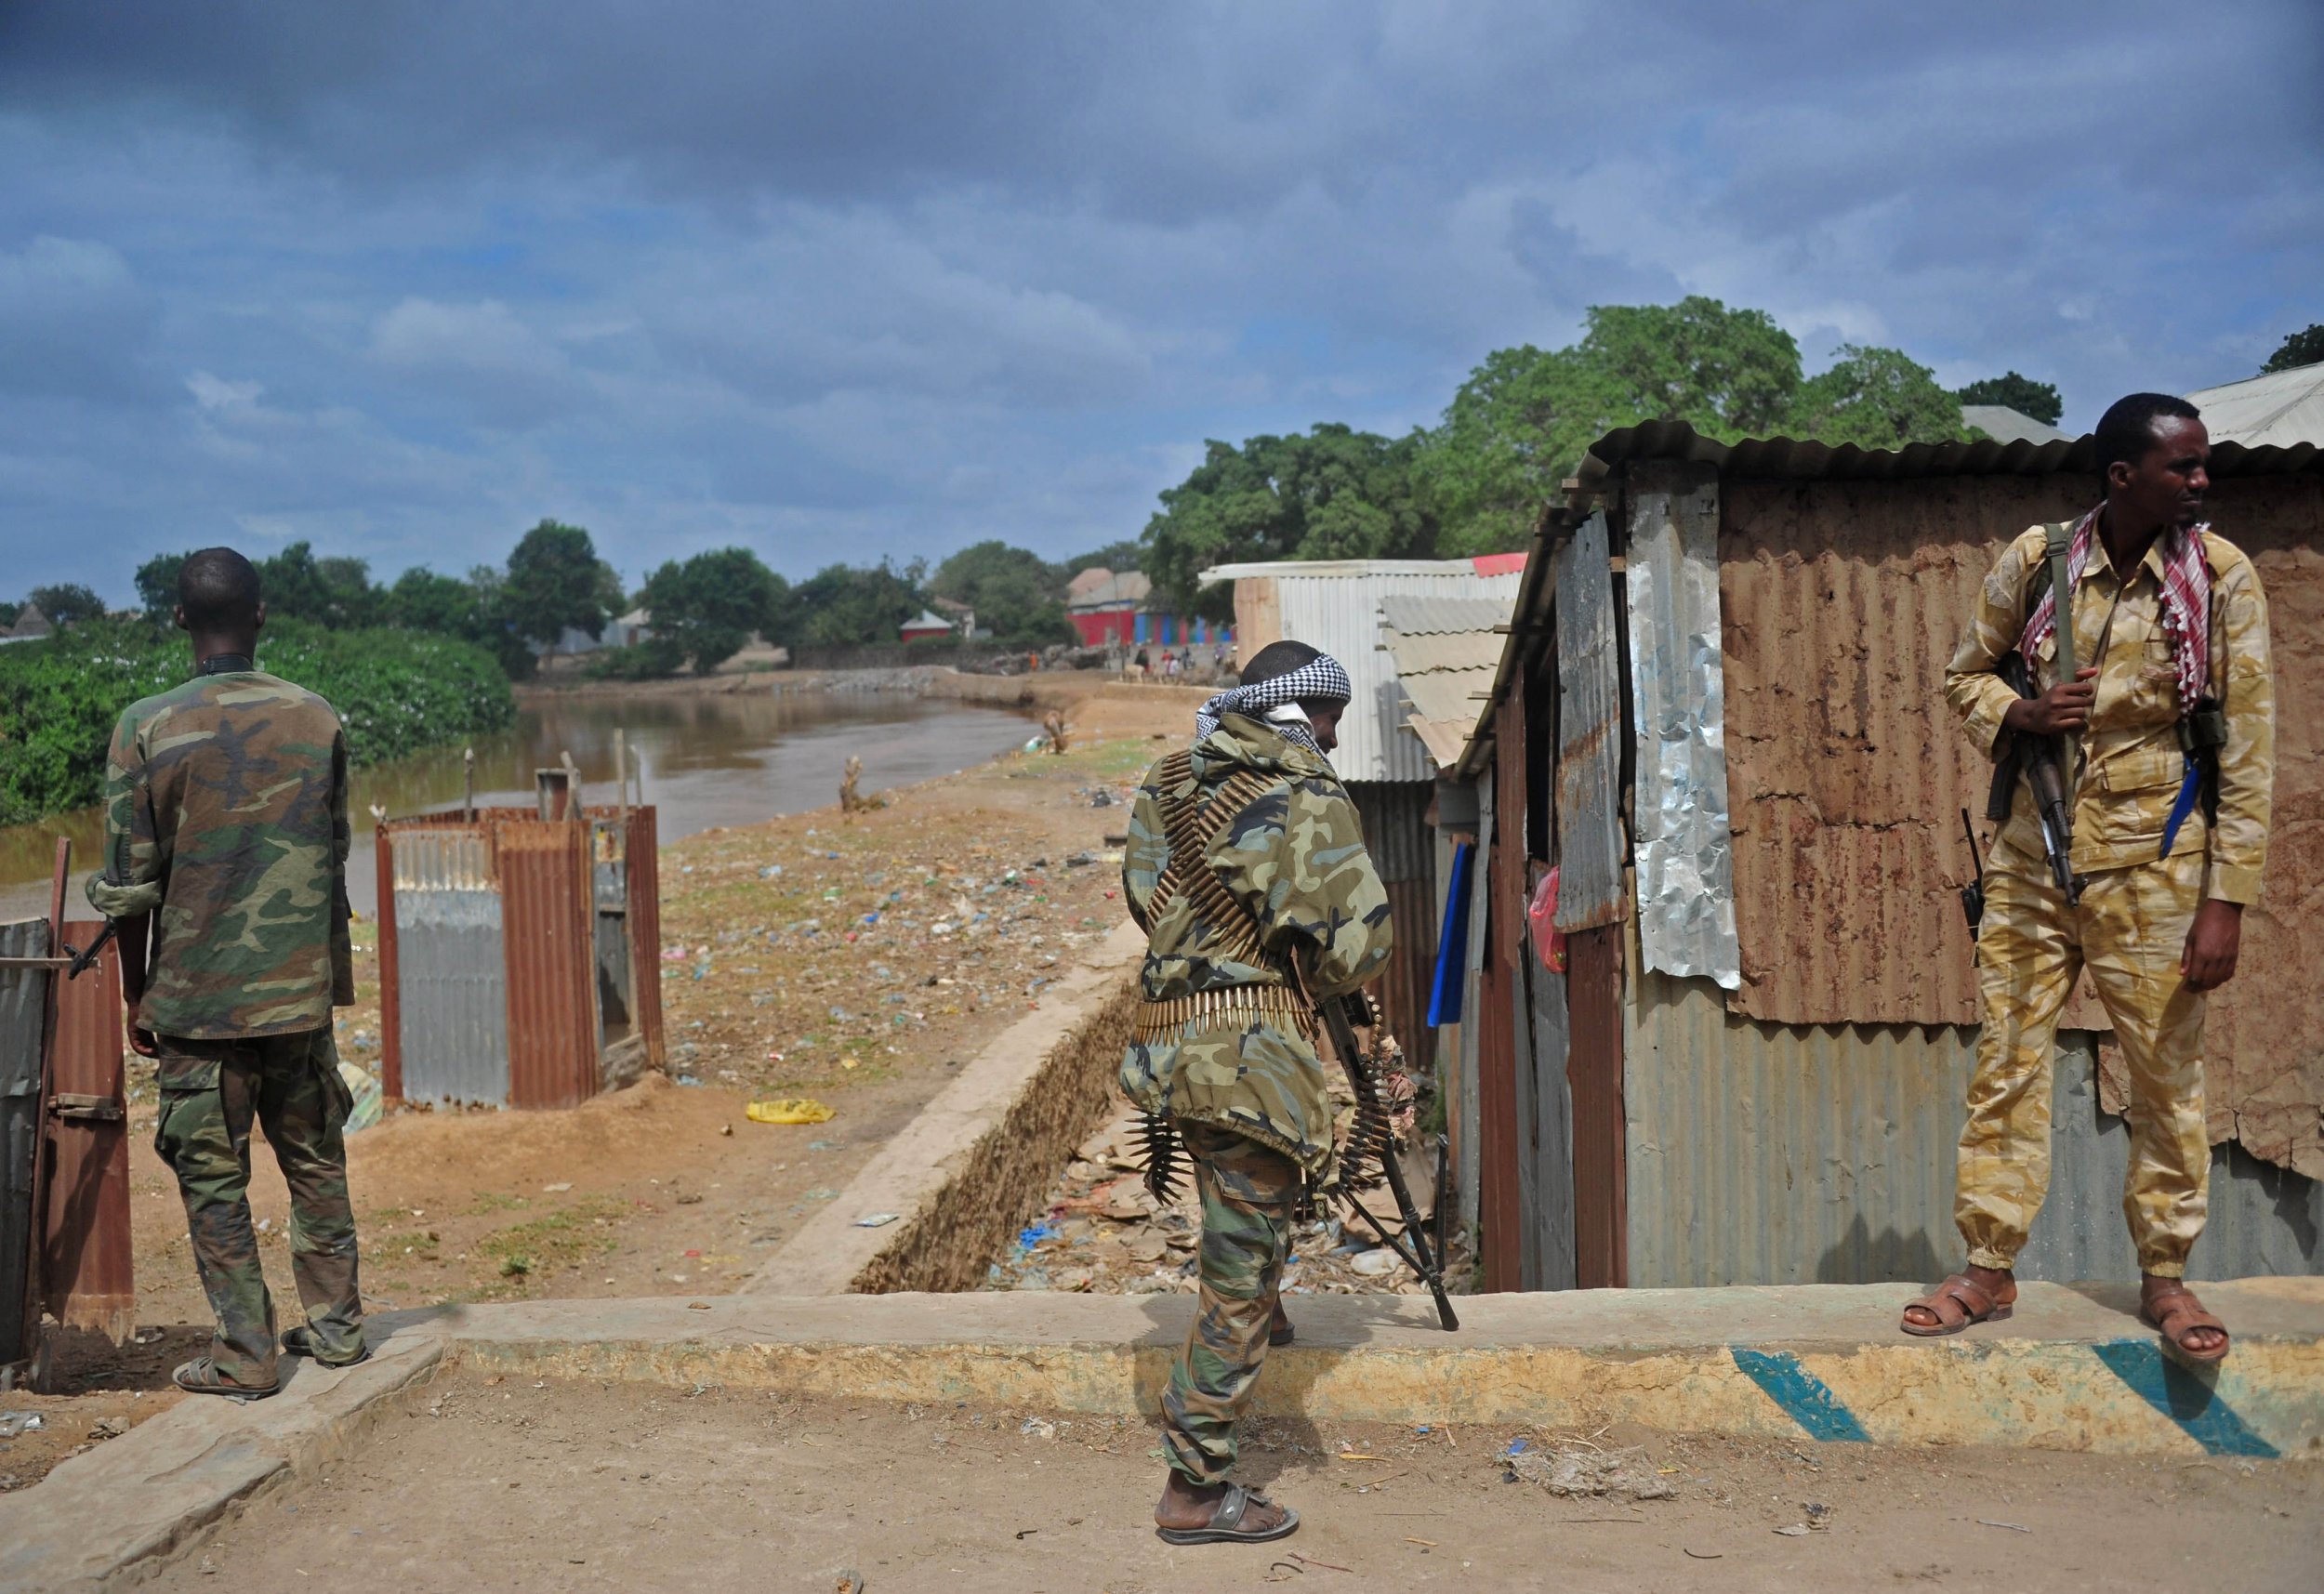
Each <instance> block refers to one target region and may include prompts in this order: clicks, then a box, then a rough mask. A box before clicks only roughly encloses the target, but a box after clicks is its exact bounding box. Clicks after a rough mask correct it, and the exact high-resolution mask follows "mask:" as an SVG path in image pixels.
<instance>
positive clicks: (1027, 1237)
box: [1017, 1218, 1058, 1251]
mask: <svg viewBox="0 0 2324 1594" xmlns="http://www.w3.org/2000/svg"><path fill="white" fill-rule="evenodd" d="M1057 1235H1058V1228H1057V1225H1056V1224H1054V1223H1052V1222H1050V1220H1049V1219H1046V1218H1044V1219H1041V1220H1040V1221H1039V1222H1038V1223H1033V1224H1028V1225H1027V1226H1026V1227H1024V1228H1023V1229H1021V1230H1019V1231H1018V1232H1017V1249H1018V1250H1020V1251H1030V1250H1031V1249H1033V1247H1034V1246H1036V1245H1039V1244H1040V1243H1041V1242H1042V1241H1044V1240H1054V1239H1056V1238H1057Z"/></svg>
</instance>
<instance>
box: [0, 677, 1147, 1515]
mask: <svg viewBox="0 0 2324 1594" xmlns="http://www.w3.org/2000/svg"><path fill="white" fill-rule="evenodd" d="M1178 695H1179V694H1175V693H1171V694H1167V695H1166V694H1163V693H1159V692H1157V693H1155V695H1154V697H1153V698H1152V699H1145V698H1142V697H1140V696H1137V695H1131V696H1129V697H1128V698H1126V699H1123V700H1116V699H1114V698H1099V699H1092V700H1090V701H1089V702H1087V703H1085V704H1084V705H1081V706H1080V707H1078V708H1076V710H1075V711H1074V712H1073V715H1072V717H1071V718H1072V720H1073V723H1074V729H1075V731H1076V747H1075V750H1074V751H1072V752H1071V753H1069V754H1067V755H1066V756H1064V757H1048V756H1045V755H1038V754H1034V755H1025V754H1016V755H1010V756H1009V757H1003V758H1001V759H998V760H996V761H995V762H993V763H991V764H987V765H984V766H982V767H979V768H977V769H973V770H969V771H964V772H962V773H961V774H958V775H956V776H950V777H947V778H945V779H943V780H939V781H933V782H930V783H927V784H922V785H919V786H915V787H912V788H909V789H907V790H905V791H902V792H896V793H890V794H887V795H888V796H889V797H891V803H890V806H888V807H885V808H882V809H878V810H873V811H871V812H868V813H865V814H862V815H859V816H857V817H855V818H853V819H849V820H842V819H841V817H840V816H839V814H838V810H837V809H836V808H834V809H828V810H819V811H817V812H813V813H808V814H800V815H794V816H790V817H786V818H782V819H774V820H771V821H770V822H769V823H764V824H759V825H750V826H746V827H739V828H732V829H725V830H718V831H711V832H706V833H705V834H703V835H700V836H696V837H689V838H687V839H686V840H683V841H680V842H676V843H674V844H672V845H670V846H668V847H666V848H665V849H663V855H662V885H663V910H662V920H663V927H664V937H665V942H666V954H665V957H666V960H665V961H664V962H663V963H662V965H661V969H662V978H663V985H662V989H663V998H664V1004H665V1009H666V1014H667V1023H668V1033H669V1037H670V1042H671V1062H670V1067H671V1074H672V1076H673V1077H672V1078H663V1077H660V1076H654V1077H651V1078H649V1079H648V1080H647V1081H646V1083H644V1084H643V1085H640V1086H639V1087H635V1088H632V1089H630V1090H627V1091H623V1092H620V1093H617V1094H614V1095H612V1096H606V1097H601V1098H599V1099H598V1100H594V1101H591V1102H589V1103H588V1104H586V1105H584V1106H582V1107H580V1108H578V1109H576V1110H574V1111H572V1112H563V1113H504V1112H475V1113H420V1112H406V1113H392V1114H390V1116H389V1117H388V1118H387V1119H386V1120H385V1121H383V1122H382V1123H380V1124H379V1125H377V1126H375V1127H372V1128H369V1129H366V1130H364V1131H363V1132H362V1133H360V1134H358V1135H356V1136H354V1137H352V1138H351V1139H350V1140H349V1142H348V1145H349V1165H350V1166H349V1176H350V1183H351V1185H352V1187H353V1190H354V1193H355V1204H356V1217H357V1220H358V1226H359V1232H360V1233H361V1235H362V1242H363V1288H364V1294H365V1296H366V1298H368V1299H369V1300H370V1302H371V1304H372V1305H373V1307H374V1309H375V1310H376V1309H381V1308H385V1307H388V1306H395V1307H409V1306H422V1305H429V1304H432V1303H435V1302H439V1301H444V1300H506V1299H517V1298H531V1297H542V1296H550V1297H576V1296H601V1297H633V1296H641V1295H655V1294H671V1293H680V1292H684V1293H700V1292H704V1291H714V1292H723V1291H728V1290H732V1289H733V1288H735V1287H737V1285H738V1284H740V1283H741V1281H742V1280H744V1279H745V1278H746V1277H748V1276H749V1275H750V1274H751V1273H752V1272H754V1271H756V1270H757V1269H758V1268H759V1266H760V1265H761V1264H762V1263H763V1261H764V1259H765V1258H766V1257H767V1255H768V1254H769V1253H770V1251H771V1250H772V1248H773V1247H774V1246H777V1245H781V1244H782V1243H783V1241H785V1240H786V1239H787V1238H788V1237H789V1236H790V1235H791V1233H792V1232H795V1231H796V1230H797V1228H798V1227H799V1224H800V1223H801V1222H802V1221H803V1220H804V1219H805V1218H806V1216H807V1215H808V1214H809V1213H811V1212H812V1211H814V1210H816V1209H817V1207H818V1206H819V1205H820V1204H821V1203H822V1202H825V1201H827V1200H830V1199H831V1198H832V1197H833V1196H834V1195H835V1194H836V1193H837V1192H838V1191H839V1190H841V1189H843V1188H844V1187H845V1186H846V1184H847V1183H848V1181H849V1180H850V1179H852V1178H853V1177H854V1175H855V1173H856V1172H857V1170H858V1169H859V1168H860V1167H861V1166H863V1164H864V1163H865V1161H866V1160H867V1159H868V1158H869V1157H870V1156H871V1155H872V1154H873V1153H875V1152H876V1151H877V1150H878V1148H879V1147H880V1146H881V1145H882V1144H884V1143H885V1141H886V1140H888V1138H889V1137H890V1136H891V1135H892V1134H894V1133H895V1132H896V1130H898V1129H899V1128H901V1127H902V1126H904V1125H905V1124H907V1123H909V1122H910V1121H911V1119H912V1117H913V1116H914V1114H916V1113H918V1111H919V1109H920V1108H921V1106H923V1105H924V1104H925V1103H926V1102H927V1101H928V1100H929V1099H930V1098H931V1097H932V1096H934V1095H935V1094H936V1093H937V1092H938V1091H939V1090H941V1089H943V1088H944V1085H945V1084H946V1083H947V1082H948V1081H949V1079H950V1078H951V1077H952V1074H953V1071H954V1070H955V1069H957V1067H958V1065H959V1064H960V1063H962V1062H963V1061H965V1060H967V1059H969V1058H971V1057H972V1056H974V1055H975V1053H976V1051H977V1049H978V1048H979V1047H981V1046H983V1045H984V1042H985V1041H986V1040H988V1039H989V1038H990V1037H991V1036H992V1035H994V1034H997V1033H998V1032H999V1031H1000V1030H1002V1029H1003V1028H1005V1027H1006V1026H1007V1025H1008V1024H1009V1023H1010V1022H1011V1021H1014V1020H1015V1019H1016V1018H1017V1017H1018V1016H1019V1015H1021V1014H1023V1012H1024V1011H1025V1010H1026V1009H1027V1008H1028V1007H1037V1005H1038V1003H1039V1001H1040V988H1041V986H1042V985H1043V984H1044V983H1045V982H1046V981H1048V980H1049V979H1050V977H1052V975H1053V973H1054V972H1055V970H1056V969H1057V968H1059V967H1061V966H1063V965H1066V964H1069V963H1070V962H1071V961H1072V960H1073V958H1074V956H1075V955H1076V948H1078V947H1080V946H1083V945H1086V944H1088V943H1089V942H1093V941H1094V940H1095V939H1097V938H1098V937H1100V936H1103V934H1104V933H1105V932H1106V931H1108V930H1110V929H1113V928H1114V926H1115V925H1116V923H1117V922H1118V921H1119V918H1120V916H1121V914H1122V912H1123V910H1122V907H1121V904H1120V901H1119V886H1120V880H1119V868H1118V864H1117V863H1113V862H1108V861H1107V855H1108V853H1109V852H1112V851H1114V849H1111V848H1109V847H1108V845H1107V841H1106V837H1108V836H1110V835H1118V834H1119V833H1120V832H1121V830H1122V827H1123V823H1124V820H1125V816H1126V812H1127V810H1126V809H1124V808H1123V807H1122V806H1121V805H1120V803H1119V801H1118V800H1117V799H1118V798H1119V797H1120V795H1121V794H1122V793H1123V792H1124V791H1125V790H1126V789H1127V787H1128V786H1129V785H1130V784H1134V783H1135V781H1136V779H1137V777H1138V775H1139V774H1140V773H1141V772H1142V771H1143V769H1144V768H1145V766H1146V764H1147V763H1149V762H1150V761H1151V760H1152V759H1153V758H1155V757H1159V756H1160V754H1161V753H1162V751H1163V750H1165V748H1166V746H1167V745H1169V743H1168V742H1167V741H1165V740H1156V737H1157V736H1162V737H1166V738H1167V737H1169V736H1174V735H1180V734H1182V733H1183V732H1184V731H1185V730H1186V729H1187V726H1188V723H1189V718H1190V717H1189V714H1188V712H1187V710H1186V708H1185V705H1183V704H1182V703H1181V702H1177V701H1173V700H1174V699H1175V698H1176V697H1177V696H1178ZM832 784H833V786H834V788H835V790H836V787H837V785H838V771H836V770H835V771H832ZM1101 800H1103V803H1104V806H1093V804H1095V803H1097V802H1099V801H1101ZM1076 859H1078V860H1079V861H1078V862H1076ZM867 918H868V919H869V920H870V922H866V920H867ZM356 941H357V945H358V952H357V964H358V967H357V974H358V981H359V984H358V995H359V1000H358V1003H357V1005H356V1006H355V1007H354V1008H348V1009H343V1010H342V1011H341V1013H340V1014H339V1021H340V1025H339V1033H340V1038H341V1047H342V1051H343V1053H344V1055H346V1056H348V1057H350V1058H352V1059H355V1060H359V1061H363V1062H364V1063H365V1064H366V1065H370V1066H376V1060H377V1056H378V1049H377V1034H378V988H377V979H376V926H374V925H372V924H369V923H363V924H359V925H358V926H357V927H356ZM681 1082H682V1083H681ZM766 1096H781V1097H793V1096H808V1097H812V1098H813V1099H815V1100H820V1101H822V1102H824V1103H825V1104H826V1105H828V1106H830V1107H831V1108H832V1109H833V1110H834V1116H833V1117H832V1118H831V1120H830V1121H829V1122H827V1123H825V1124H820V1125H815V1126H767V1125H760V1124H755V1123H752V1122H750V1121H748V1120H747V1119H746V1117H745V1116H744V1108H745V1107H746V1105H747V1104H748V1103H749V1101H750V1100H753V1099H754V1098H758V1097H766ZM130 1100H131V1125H130V1144H131V1157H132V1160H131V1176H130V1180H131V1190H132V1192H133V1194H132V1224H133V1232H134V1238H135V1245H136V1268H137V1281H138V1291H139V1323H140V1324H143V1325H145V1328H144V1334H145V1335H146V1336H147V1337H149V1338H150V1339H151V1342H150V1343H143V1344H137V1345H132V1346H129V1347H126V1348H125V1349H123V1350H118V1351H116V1350H113V1349H112V1347H110V1346H108V1345H105V1344H103V1343H102V1342H101V1341H95V1342H91V1341H89V1340H86V1339H83V1340H79V1341H76V1342H73V1343H69V1344H66V1345H65V1346H64V1347H63V1348H62V1353H61V1355H60V1357H59V1387H60V1390H61V1394H60V1396H49V1397H36V1396H16V1395H11V1396H9V1397H8V1398H7V1400H6V1401H5V1402H0V1405H4V1406H5V1407H7V1409H21V1410H34V1411H39V1412H40V1413H42V1415H43V1416H44V1421H45V1423H46V1426H45V1427H44V1429H40V1430H37V1431H34V1432H30V1433H26V1434H22V1435H20V1436H19V1437H17V1438H15V1439H13V1440H4V1439H0V1489H5V1488H14V1487H21V1486H23V1485H25V1484H29V1483H31V1482H35V1481H36V1480H37V1479H39V1478H40V1477H41V1476H43V1475H45V1474H46V1471H47V1469H48V1468H49V1467H51V1466H53V1465H54V1464H55V1463H56V1461H57V1460H59V1458H61V1457H62V1456H64V1455H66V1454H69V1453H70V1452H71V1451H72V1450H73V1448H74V1447H75V1446H80V1445H86V1444H88V1443H101V1441H102V1437H103V1433H104V1429H103V1427H102V1425H107V1424H121V1425H123V1426H128V1425H133V1424H134V1423H136V1422H139V1421H142V1420H144V1419H145V1418H146V1417H148V1416H152V1415H153V1414H154V1413H156V1412H158V1411H160V1410H163V1409H165V1408H166V1407H167V1406H168V1405H169V1404H170V1403H173V1402H174V1401H175V1400H176V1399H177V1398H178V1396H177V1393H176V1391H175V1390H173V1389H171V1388H170V1386H169V1369H170V1368H171V1367H173V1366H175V1365H176V1364H177V1363H178V1362H181V1361H183V1360H185V1359H186V1358H187V1357H188V1356H191V1355H192V1354H194V1353H196V1352H197V1351H198V1350H200V1349H201V1348H202V1346H203V1345H204V1344H205V1342H206V1331H205V1328H204V1327H202V1326H201V1325H204V1324H207V1322H208V1311H207V1308H206V1304H205V1301H204V1299H203V1298H202V1293H201V1287H200V1284H198V1282H197V1281H196V1279H195V1276H194V1271H193V1265H192V1261H191V1256H190V1255H189V1252H188V1247H187V1243H186V1227H185V1213H184V1209H183V1207H182V1206H181V1205H180V1204H179V1201H178V1193H177V1185H176V1181H175V1179H174V1178H173V1177H172V1176H171V1174H170V1173H169V1171H168V1170H167V1169H166V1168H165V1167H164V1166H162V1164H161V1162H160V1161H159V1159H158V1158H156V1157H155V1156H154V1154H153V1151H152V1127H153V1112H154V1106H155V1102H154V1094H153V1087H152V1065H151V1064H150V1063H144V1062H142V1061H141V1060H137V1059H132V1060H131V1068H130ZM253 1161H254V1165H255V1166H254V1173H253V1178H252V1181H251V1205H252V1208H253V1211H254V1212H255V1214H256V1215H257V1219H258V1221H259V1224H260V1233H259V1247H260V1252H261V1255H262V1257H263V1258H264V1261H265V1263H266V1269H267V1275H268V1281H269V1284H270V1285H271V1287H272V1289H273V1290H274V1292H275V1298H276V1307H277V1311H279V1312H281V1313H283V1315H284V1322H285V1324H288V1323H295V1322H297V1321H298V1307H297V1292H296V1290H295V1289H294V1288H293V1287H292V1284H291V1278H290V1267H289V1242H288V1235H287V1232H286V1223H287V1219H288V1216H289V1208H288V1199H287V1195H286V1193H285V1192H284V1187H283V1181H282V1179H281V1177H280V1175H279V1174H277V1173H276V1172H275V1170H274V1166H273V1162H272V1158H271V1155H270V1154H269V1153H267V1152H266V1151H265V1150H264V1149H263V1147H262V1146H261V1147H260V1148H259V1149H257V1150H256V1151H255V1153H254V1158H253Z"/></svg>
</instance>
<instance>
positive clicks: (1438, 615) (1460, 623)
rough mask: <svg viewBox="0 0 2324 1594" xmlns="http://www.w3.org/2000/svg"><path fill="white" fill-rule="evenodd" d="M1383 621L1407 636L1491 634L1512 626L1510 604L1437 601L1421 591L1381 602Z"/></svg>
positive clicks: (1479, 600)
mask: <svg viewBox="0 0 2324 1594" xmlns="http://www.w3.org/2000/svg"><path fill="white" fill-rule="evenodd" d="M1513 596H1514V594H1512V597H1513ZM1508 623H1509V605H1508V603H1507V602H1505V601H1503V600H1502V599H1498V598H1437V597H1433V596H1431V595H1429V594H1426V593H1419V592H1391V593H1388V594H1386V595H1385V596H1383V597H1382V598H1381V599H1380V624H1381V625H1383V626H1386V627H1387V628H1388V629H1390V630H1392V631H1394V632H1397V633H1398V634H1400V635H1402V636H1406V637H1443V636H1464V635H1473V634H1475V633H1478V632H1484V633H1487V634H1490V633H1492V632H1493V631H1494V630H1495V628H1496V627H1498V626H1505V625H1507V624H1508Z"/></svg>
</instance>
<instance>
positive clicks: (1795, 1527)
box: [1776, 1522, 1807, 1538]
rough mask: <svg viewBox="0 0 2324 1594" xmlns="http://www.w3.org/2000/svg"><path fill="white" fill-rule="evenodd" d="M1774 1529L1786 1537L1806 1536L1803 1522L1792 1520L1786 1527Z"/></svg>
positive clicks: (1805, 1525)
mask: <svg viewBox="0 0 2324 1594" xmlns="http://www.w3.org/2000/svg"><path fill="white" fill-rule="evenodd" d="M1776 1532H1777V1533H1779V1534H1781V1535H1783V1536H1784V1537H1786V1538H1804V1537H1806V1536H1807V1524H1806V1523H1805V1522H1793V1523H1792V1524H1791V1525H1790V1526H1789V1527H1788V1528H1777V1529H1776Z"/></svg>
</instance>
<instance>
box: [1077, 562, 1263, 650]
mask: <svg viewBox="0 0 2324 1594" xmlns="http://www.w3.org/2000/svg"><path fill="white" fill-rule="evenodd" d="M1065 612H1066V613H1067V614H1068V615H1070V616H1071V617H1072V619H1073V623H1074V629H1075V630H1076V631H1077V632H1079V633H1080V636H1081V645H1082V646H1083V647H1085V648H1102V647H1106V646H1109V645H1111V646H1117V647H1146V646H1151V647H1157V648H1179V647H1210V646H1213V645H1215V644H1218V643H1221V642H1223V643H1225V644H1227V645H1228V646H1230V647H1231V646H1233V645H1234V642H1235V628H1234V627H1233V626H1221V625H1217V624H1215V623H1213V622H1211V621H1208V620H1205V619H1202V618H1200V617H1199V616H1197V617H1195V618H1194V619H1188V618H1187V617H1186V616H1184V615H1182V614H1175V613H1171V612H1170V610H1169V608H1168V607H1167V606H1165V605H1161V604H1158V603H1156V602H1155V598H1154V583H1153V582H1152V581H1150V580H1148V579H1147V578H1146V576H1145V574H1144V573H1142V572H1140V571H1135V570H1124V571H1111V570H1103V569H1097V570H1085V571H1083V572H1082V573H1080V574H1079V575H1076V576H1075V577H1074V578H1073V580H1072V582H1071V583H1070V584H1068V585H1067V586H1066V588H1065Z"/></svg>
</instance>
